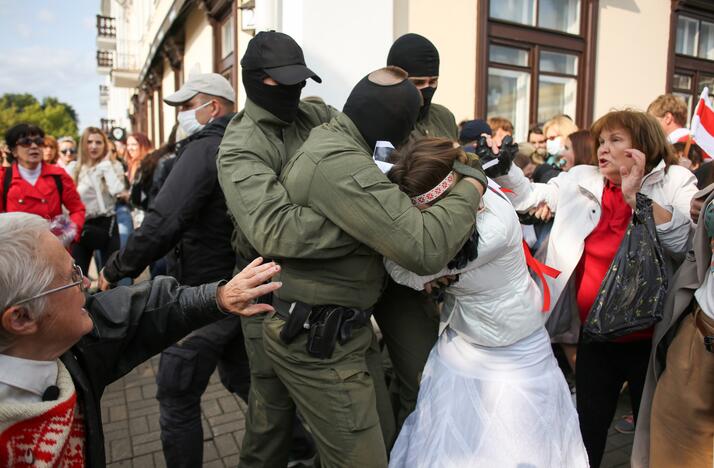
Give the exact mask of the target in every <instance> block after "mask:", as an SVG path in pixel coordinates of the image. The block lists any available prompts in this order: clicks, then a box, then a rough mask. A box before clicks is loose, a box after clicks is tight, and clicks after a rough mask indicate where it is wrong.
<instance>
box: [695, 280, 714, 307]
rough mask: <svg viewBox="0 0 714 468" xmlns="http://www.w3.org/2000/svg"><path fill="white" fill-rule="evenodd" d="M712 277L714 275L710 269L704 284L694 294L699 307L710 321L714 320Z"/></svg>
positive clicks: (713, 286) (713, 284) (713, 282)
mask: <svg viewBox="0 0 714 468" xmlns="http://www.w3.org/2000/svg"><path fill="white" fill-rule="evenodd" d="M712 276H714V273H712V271H711V268H710V269H709V272H708V273H707V276H705V277H704V282H703V283H702V285H701V286H699V288H698V289H697V290H696V291H695V292H694V297H696V298H697V303H699V307H701V308H702V311H703V312H704V313H705V314H706V316H707V317H709V318H710V319H714V281H713V280H712Z"/></svg>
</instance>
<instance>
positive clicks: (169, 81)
mask: <svg viewBox="0 0 714 468" xmlns="http://www.w3.org/2000/svg"><path fill="white" fill-rule="evenodd" d="M174 88H175V86H174V71H173V70H172V69H171V66H170V65H169V62H168V60H165V61H164V76H163V79H162V80H161V93H162V96H163V97H166V96H168V95H170V94H173V93H174V92H175V91H176V90H175V89H174ZM161 105H162V106H163V107H162V110H163V112H164V141H163V142H162V143H164V142H165V141H166V140H168V139H169V134H170V133H171V128H172V127H173V126H174V123H175V122H176V110H175V107H173V106H169V105H168V104H166V103H165V102H162V103H161Z"/></svg>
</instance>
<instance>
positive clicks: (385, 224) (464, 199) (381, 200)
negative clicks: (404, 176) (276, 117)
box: [310, 154, 481, 275]
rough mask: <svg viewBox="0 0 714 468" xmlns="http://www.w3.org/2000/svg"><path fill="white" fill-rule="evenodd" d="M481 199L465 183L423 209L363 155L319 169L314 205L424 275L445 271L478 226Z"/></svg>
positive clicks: (324, 164)
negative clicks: (477, 219)
mask: <svg viewBox="0 0 714 468" xmlns="http://www.w3.org/2000/svg"><path fill="white" fill-rule="evenodd" d="M480 200H481V195H480V194H479V192H478V191H477V190H476V188H475V187H474V186H473V185H471V184H470V183H468V182H465V181H460V182H458V183H457V184H456V185H455V186H454V188H453V189H452V190H451V191H450V192H449V194H448V195H447V196H446V197H444V199H443V200H440V201H439V202H437V203H435V204H434V205H433V206H431V207H430V208H429V209H427V210H424V211H420V210H419V209H418V208H416V207H415V206H413V205H412V203H411V200H410V199H409V197H408V196H407V195H406V194H404V192H402V191H401V190H399V188H398V186H397V185H395V184H393V183H392V182H390V181H389V179H387V177H386V176H385V175H384V174H382V172H381V171H380V170H379V169H378V168H377V166H376V165H375V164H374V163H373V162H372V161H371V160H369V159H366V158H364V156H363V155H354V157H353V156H349V155H346V154H345V155H341V156H340V158H335V159H331V160H329V161H327V160H325V161H321V162H320V163H319V164H318V165H317V166H316V168H315V172H314V177H313V180H312V183H311V188H310V202H311V204H313V205H314V206H315V208H316V209H317V210H318V211H320V212H322V213H324V214H325V215H326V216H327V217H328V218H330V219H331V220H332V221H334V223H335V224H337V225H338V226H339V227H341V228H342V229H344V230H345V231H346V232H348V233H349V234H350V235H351V236H353V237H354V238H355V239H357V240H359V241H360V242H362V243H364V244H366V245H368V246H369V247H371V248H373V249H374V250H376V251H377V252H379V253H380V254H382V255H384V256H385V257H387V258H389V259H391V260H394V261H395V262H397V263H398V264H400V265H401V266H403V267H404V268H406V269H408V270H410V271H413V272H415V273H417V274H420V275H429V274H434V273H436V272H438V271H439V270H441V269H442V268H444V266H446V264H447V263H448V262H449V260H451V259H452V258H453V257H454V255H455V254H456V252H458V251H459V249H460V248H461V246H462V245H463V244H464V242H465V241H466V239H467V238H468V236H469V235H470V234H471V231H472V230H473V229H474V225H475V222H476V209H477V208H478V205H479V202H480Z"/></svg>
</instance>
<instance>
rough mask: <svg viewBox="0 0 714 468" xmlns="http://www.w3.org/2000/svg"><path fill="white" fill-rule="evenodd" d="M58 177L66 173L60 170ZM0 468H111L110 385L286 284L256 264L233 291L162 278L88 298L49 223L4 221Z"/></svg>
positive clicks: (228, 286)
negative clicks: (105, 419) (106, 408)
mask: <svg viewBox="0 0 714 468" xmlns="http://www.w3.org/2000/svg"><path fill="white" fill-rule="evenodd" d="M60 170H61V169H60ZM0 245H1V246H2V248H1V249H0V369H2V370H3V372H0V441H2V443H1V444H0V465H2V466H3V467H5V466H8V467H20V466H53V467H54V466H72V467H87V468H100V467H102V468H103V467H105V466H106V462H107V460H106V456H105V451H104V434H103V430H102V415H101V413H102V412H101V405H100V403H101V397H102V394H103V393H104V391H105V389H106V388H107V386H109V385H110V384H111V383H112V382H114V381H116V380H118V379H120V378H121V377H122V376H124V375H125V374H126V373H127V372H129V371H130V370H132V369H133V368H134V367H136V366H137V365H139V364H140V363H142V362H144V361H146V360H147V359H149V358H150V357H151V356H153V355H155V354H157V353H159V352H160V351H161V350H163V349H164V348H166V347H167V346H169V345H171V344H172V343H175V342H176V341H177V340H180V339H181V338H183V337H184V336H186V335H187V334H189V333H190V332H192V331H193V330H196V329H198V328H200V327H202V326H205V325H208V324H211V323H214V322H215V321H217V320H221V319H225V318H232V317H233V316H234V315H242V316H249V315H253V314H256V313H265V312H270V311H272V310H273V308H272V307H271V306H269V305H267V304H254V303H253V300H254V299H256V298H258V297H260V296H262V295H265V294H269V293H270V292H272V291H275V290H276V289H278V288H279V287H280V283H277V282H271V283H266V281H268V280H270V278H271V277H272V276H274V275H275V274H276V273H277V272H278V271H279V267H278V266H277V265H275V264H274V263H266V264H263V265H261V262H262V259H256V260H254V261H253V262H252V263H251V264H249V265H248V266H247V267H246V268H245V269H244V270H243V271H242V272H241V273H239V274H238V275H236V276H235V277H234V278H233V279H231V280H230V281H229V282H228V283H225V282H221V283H218V282H216V283H212V284H205V285H201V286H198V287H185V286H180V285H179V284H178V283H177V282H176V280H175V279H173V278H170V277H162V278H159V279H157V280H154V281H147V282H144V283H142V284H141V285H137V286H133V287H122V288H116V289H114V290H111V291H107V292H105V293H100V294H94V295H86V294H85V291H86V289H87V288H88V287H89V280H88V279H87V278H85V277H84V274H83V272H82V270H81V269H80V268H78V267H77V265H76V264H73V262H72V258H71V257H70V256H69V254H68V253H67V252H66V250H64V249H63V247H62V245H61V244H60V243H59V242H58V241H57V240H56V239H54V238H53V236H52V234H51V233H50V231H49V225H48V223H47V222H46V221H44V220H43V219H42V218H39V217H37V216H35V215H30V214H27V213H3V214H0Z"/></svg>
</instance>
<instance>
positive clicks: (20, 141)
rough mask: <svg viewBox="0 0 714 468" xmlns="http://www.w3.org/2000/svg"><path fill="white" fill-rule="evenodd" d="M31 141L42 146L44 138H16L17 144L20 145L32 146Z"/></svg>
mask: <svg viewBox="0 0 714 468" xmlns="http://www.w3.org/2000/svg"><path fill="white" fill-rule="evenodd" d="M33 143H34V144H36V145H37V146H43V145H44V144H45V139H44V138H42V137H34V138H30V137H22V138H20V139H18V140H17V144H18V145H20V146H32V144H33Z"/></svg>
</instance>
